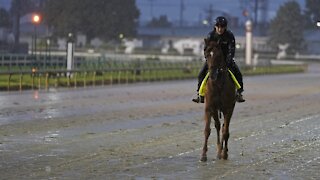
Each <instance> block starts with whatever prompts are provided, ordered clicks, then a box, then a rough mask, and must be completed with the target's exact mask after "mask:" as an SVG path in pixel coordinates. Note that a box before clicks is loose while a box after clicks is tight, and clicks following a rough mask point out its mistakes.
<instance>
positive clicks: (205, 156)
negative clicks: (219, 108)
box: [201, 108, 211, 162]
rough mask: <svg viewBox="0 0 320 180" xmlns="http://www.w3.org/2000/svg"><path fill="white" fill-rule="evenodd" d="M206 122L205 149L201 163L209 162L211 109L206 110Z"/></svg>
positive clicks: (203, 149)
mask: <svg viewBox="0 0 320 180" xmlns="http://www.w3.org/2000/svg"><path fill="white" fill-rule="evenodd" d="M204 120H205V128H204V145H203V148H202V156H201V161H202V162H205V161H207V151H208V138H209V136H210V133H211V129H210V124H211V112H210V109H209V108H206V110H205V115H204Z"/></svg>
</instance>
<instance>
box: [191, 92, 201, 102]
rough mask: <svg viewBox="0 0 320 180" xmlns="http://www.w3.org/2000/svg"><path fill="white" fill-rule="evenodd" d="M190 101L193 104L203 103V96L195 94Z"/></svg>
mask: <svg viewBox="0 0 320 180" xmlns="http://www.w3.org/2000/svg"><path fill="white" fill-rule="evenodd" d="M192 101H193V102H195V103H204V96H201V95H199V94H197V97H195V98H193V99H192Z"/></svg>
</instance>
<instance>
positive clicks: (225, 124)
mask: <svg viewBox="0 0 320 180" xmlns="http://www.w3.org/2000/svg"><path fill="white" fill-rule="evenodd" d="M232 113H233V109H232V110H230V111H228V112H227V113H225V114H224V122H223V127H222V141H221V144H222V148H223V150H222V154H221V156H222V158H223V159H228V140H229V135H230V134H229V124H230V120H231V116H232ZM223 144H224V147H223Z"/></svg>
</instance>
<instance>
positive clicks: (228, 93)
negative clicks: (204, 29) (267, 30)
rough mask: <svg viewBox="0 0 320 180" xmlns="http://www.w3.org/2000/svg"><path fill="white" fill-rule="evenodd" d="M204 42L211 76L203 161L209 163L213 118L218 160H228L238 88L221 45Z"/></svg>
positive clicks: (206, 97)
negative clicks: (232, 118)
mask: <svg viewBox="0 0 320 180" xmlns="http://www.w3.org/2000/svg"><path fill="white" fill-rule="evenodd" d="M204 41H205V43H206V46H207V48H206V50H205V52H204V55H205V57H206V59H207V63H208V69H209V72H210V74H209V78H208V81H207V85H206V94H205V117H204V120H205V129H204V135H205V141H204V145H203V150H202V157H201V161H207V151H208V138H209V136H210V132H211V129H210V124H211V117H213V119H214V122H215V127H216V130H217V158H218V159H221V158H223V159H228V139H229V124H230V120H231V117H232V113H233V110H234V106H235V103H236V87H235V84H234V82H233V80H232V79H231V76H230V75H229V72H228V68H227V64H226V61H225V58H224V55H223V53H222V50H221V47H220V45H219V44H218V43H216V42H214V41H210V42H209V41H208V40H207V39H205V40H204ZM219 112H220V113H222V114H223V117H224V121H223V125H222V130H221V139H220V128H221V124H220V119H219V114H220V113H219ZM220 117H221V114H220Z"/></svg>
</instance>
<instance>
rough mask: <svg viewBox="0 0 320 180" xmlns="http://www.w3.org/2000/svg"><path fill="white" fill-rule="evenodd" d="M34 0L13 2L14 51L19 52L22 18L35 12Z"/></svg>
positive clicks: (14, 0)
mask: <svg viewBox="0 0 320 180" xmlns="http://www.w3.org/2000/svg"><path fill="white" fill-rule="evenodd" d="M34 7H35V4H34V0H12V1H11V9H10V12H11V14H12V16H13V18H12V24H13V34H14V49H15V50H14V51H16V50H17V48H18V45H19V40H20V18H21V17H22V16H23V15H25V14H27V13H30V12H32V11H33V10H34Z"/></svg>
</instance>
